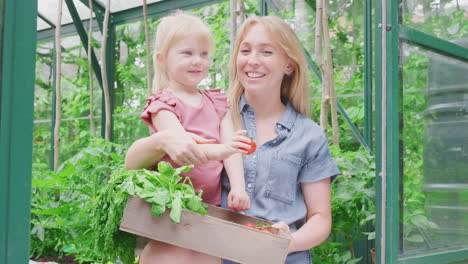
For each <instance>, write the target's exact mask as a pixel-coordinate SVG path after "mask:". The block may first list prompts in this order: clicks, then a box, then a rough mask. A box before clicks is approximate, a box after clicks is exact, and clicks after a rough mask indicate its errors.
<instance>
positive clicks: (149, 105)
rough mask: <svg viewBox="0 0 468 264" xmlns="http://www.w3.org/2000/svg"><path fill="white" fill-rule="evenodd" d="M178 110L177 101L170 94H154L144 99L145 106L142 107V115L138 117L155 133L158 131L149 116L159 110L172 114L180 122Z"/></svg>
mask: <svg viewBox="0 0 468 264" xmlns="http://www.w3.org/2000/svg"><path fill="white" fill-rule="evenodd" d="M178 108H179V105H178V104H177V100H176V99H175V98H174V95H172V94H171V93H168V92H162V93H155V94H153V95H151V96H150V97H148V98H146V105H145V106H144V107H143V113H142V114H141V116H140V117H141V119H142V120H143V121H144V122H145V124H146V125H147V126H149V127H150V128H151V130H152V131H153V132H157V131H158V130H157V129H156V127H155V126H154V124H153V120H152V118H151V116H152V115H153V114H155V113H157V112H159V111H161V110H168V111H171V112H173V113H174V114H175V115H176V116H177V118H178V119H179V120H181V114H180V110H179V109H178Z"/></svg>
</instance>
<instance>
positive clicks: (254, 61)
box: [236, 24, 292, 95]
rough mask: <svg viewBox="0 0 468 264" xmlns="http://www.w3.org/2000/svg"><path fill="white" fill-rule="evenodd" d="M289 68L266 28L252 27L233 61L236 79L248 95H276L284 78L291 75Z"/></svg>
mask: <svg viewBox="0 0 468 264" xmlns="http://www.w3.org/2000/svg"><path fill="white" fill-rule="evenodd" d="M291 65H292V64H291V63H290V59H289V58H288V56H286V53H285V52H284V50H283V49H282V48H281V47H280V46H279V45H278V43H277V42H276V41H275V40H274V39H273V38H272V37H271V36H270V34H269V33H268V31H267V29H266V28H265V26H263V25H262V24H255V25H253V26H252V27H251V28H250V29H248V31H247V33H246V34H245V35H244V38H243V39H242V42H241V43H240V48H239V53H238V54H237V60H236V67H237V74H238V78H239V81H240V83H241V84H242V86H243V87H244V89H245V91H246V92H247V93H257V94H258V93H260V94H263V95H267V94H271V93H273V92H274V93H276V92H277V93H278V95H279V93H280V90H281V82H282V80H283V77H284V74H289V73H291V72H292V66H291Z"/></svg>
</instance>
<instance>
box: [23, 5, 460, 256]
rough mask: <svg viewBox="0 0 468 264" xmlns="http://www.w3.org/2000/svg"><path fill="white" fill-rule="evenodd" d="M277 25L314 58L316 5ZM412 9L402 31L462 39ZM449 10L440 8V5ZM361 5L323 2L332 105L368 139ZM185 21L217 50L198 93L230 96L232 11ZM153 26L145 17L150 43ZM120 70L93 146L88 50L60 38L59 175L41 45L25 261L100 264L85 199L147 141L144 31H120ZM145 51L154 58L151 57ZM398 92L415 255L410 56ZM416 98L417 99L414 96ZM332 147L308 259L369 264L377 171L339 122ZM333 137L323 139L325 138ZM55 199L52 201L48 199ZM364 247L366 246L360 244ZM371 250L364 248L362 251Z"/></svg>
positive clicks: (426, 10)
mask: <svg viewBox="0 0 468 264" xmlns="http://www.w3.org/2000/svg"><path fill="white" fill-rule="evenodd" d="M273 2H274V4H275V5H276V6H277V8H278V10H280V15H281V17H283V18H284V19H285V20H286V21H287V22H288V23H290V24H291V26H292V27H293V28H294V29H295V31H296V32H297V34H298V36H299V38H300V39H301V41H302V43H303V45H304V48H305V50H307V51H308V52H309V54H311V55H312V58H313V59H314V54H313V53H314V52H313V51H314V38H315V34H314V32H315V1H311V0H309V1H307V0H275V1H273ZM416 2H418V1H403V2H402V9H403V11H404V12H403V21H404V23H405V24H407V25H408V26H410V27H413V28H416V29H418V30H421V31H423V32H426V33H428V34H432V35H435V36H438V37H441V38H444V39H449V40H452V39H457V38H462V37H467V36H468V33H467V28H468V22H467V21H468V20H467V19H466V18H467V14H466V13H467V12H466V10H463V9H461V10H460V9H458V10H454V9H453V8H448V7H449V6H448V5H447V3H448V2H451V1H440V2H441V3H442V4H441V5H439V6H438V7H435V6H433V5H432V3H433V2H436V1H431V0H424V1H422V0H421V1H419V2H421V3H422V6H423V15H422V18H423V19H422V20H421V19H420V18H421V15H419V10H418V9H417V7H418V6H420V5H417V4H415V3H416ZM444 3H445V5H444ZM363 4H364V1H355V0H332V1H329V10H330V14H329V16H330V19H329V24H330V29H331V32H330V33H331V41H332V43H331V49H332V53H333V65H334V72H333V74H334V78H335V82H336V89H337V95H338V100H339V102H340V103H341V104H342V105H343V107H344V109H345V110H346V112H347V114H348V116H349V117H350V119H351V121H352V122H353V123H354V124H355V125H356V126H357V128H358V129H359V131H360V132H361V134H363V133H364V131H363V130H364V99H363V96H364V69H363V65H364V44H365V42H364V24H363V22H364V6H363ZM190 12H192V13H194V14H196V15H199V16H201V17H203V18H204V19H205V20H206V21H207V22H208V24H209V25H210V27H211V29H212V32H213V35H214V37H215V41H216V51H215V54H214V55H213V62H212V67H211V68H210V71H209V76H208V78H207V79H206V80H205V81H204V82H203V83H202V85H201V88H202V89H209V88H215V87H219V88H222V89H227V85H228V67H227V65H228V61H229V45H230V40H229V32H230V18H229V2H225V3H221V4H215V5H211V6H207V7H204V8H201V9H195V10H191V11H190ZM245 13H246V15H248V16H249V15H253V14H258V13H259V10H258V3H257V1H253V0H246V1H245ZM157 21H158V18H152V19H150V40H151V43H152V42H153V39H154V29H155V26H156V25H157ZM116 33H117V38H116V42H115V47H116V62H117V65H116V72H115V85H114V87H113V89H114V92H115V110H114V131H113V133H114V143H109V142H104V141H102V140H99V139H97V138H99V137H100V132H99V131H100V129H101V120H100V116H101V112H102V108H103V106H102V101H103V100H102V95H101V89H100V87H99V86H98V85H97V81H96V79H95V78H94V79H93V83H94V88H93V90H94V95H95V97H94V100H93V101H92V102H90V100H89V90H88V85H89V81H90V80H89V77H88V70H87V59H86V52H85V50H84V48H83V47H82V46H81V43H80V41H79V38H78V36H69V37H66V38H64V39H63V40H62V53H63V54H62V56H63V57H62V63H63V66H62V67H63V70H62V71H63V73H62V76H61V78H62V97H63V98H62V105H63V106H65V107H64V108H63V109H61V111H62V117H63V120H62V122H61V127H60V134H61V158H60V161H61V169H60V170H59V171H58V172H57V173H53V172H51V171H50V169H49V167H50V159H51V142H52V138H51V135H52V133H51V129H52V128H51V121H50V120H51V119H52V107H53V105H52V102H53V100H52V98H53V88H52V87H53V79H54V76H53V72H52V69H53V67H52V65H53V52H54V47H53V42H52V41H44V42H40V43H38V45H37V55H36V58H37V61H36V63H37V64H36V91H35V123H34V138H33V144H34V148H33V162H34V163H33V197H32V212H31V247H30V252H31V255H33V256H42V255H45V256H47V255H63V254H73V255H75V257H76V258H77V259H78V260H80V261H89V262H96V263H98V262H99V260H100V256H99V252H96V250H95V249H94V248H93V247H92V240H93V239H94V235H93V233H90V231H89V229H88V226H89V224H90V223H91V222H92V221H93V219H90V217H89V211H90V210H91V209H92V208H90V206H91V205H90V204H92V203H89V202H90V201H93V199H95V198H96V196H97V195H98V194H99V192H100V190H101V189H102V188H103V186H105V184H106V182H107V180H108V179H107V178H108V177H109V175H110V174H112V172H115V171H116V170H118V169H119V168H121V167H122V164H123V157H124V155H125V150H126V149H127V148H128V146H129V145H130V144H131V143H132V142H133V141H134V140H136V139H138V138H141V137H144V136H146V135H148V133H149V131H148V128H147V127H146V126H145V125H144V124H143V122H142V121H141V120H140V119H139V114H140V112H141V110H142V106H143V105H144V104H145V98H146V97H147V96H148V92H147V86H148V85H147V83H146V78H145V77H146V68H147V65H145V63H146V54H147V52H148V51H147V50H145V43H144V41H145V36H144V28H143V24H142V22H141V21H140V22H135V23H131V24H127V25H122V26H119V27H117V29H116ZM93 38H94V40H93V47H94V50H95V52H96V53H97V54H96V55H97V57H100V56H99V53H100V48H101V47H100V43H101V38H102V36H101V33H100V32H94V33H93ZM149 52H151V51H149ZM402 67H404V72H405V74H406V75H405V76H404V80H405V87H404V89H405V91H407V92H409V93H408V95H407V96H406V97H405V101H404V104H403V111H402V112H403V113H404V120H405V122H406V123H405V130H404V131H403V134H402V140H403V141H404V142H405V145H404V146H405V148H404V151H405V155H404V161H403V164H405V167H404V173H403V175H404V178H403V189H404V190H405V192H404V199H403V204H404V211H403V218H404V219H403V221H404V223H405V228H404V232H405V233H404V238H405V241H408V243H410V245H412V246H416V247H418V245H421V244H423V243H424V238H423V237H422V236H421V231H420V230H421V228H422V229H424V230H430V229H431V228H434V225H433V223H431V222H430V221H429V220H428V219H427V214H426V213H425V210H424V203H425V195H424V193H423V191H422V187H423V184H424V177H423V164H422V161H421V157H422V155H423V149H422V148H421V146H422V145H423V137H424V136H423V135H424V124H425V120H424V118H421V115H420V113H421V112H424V110H425V109H426V107H427V97H426V95H425V94H424V92H418V91H421V89H424V87H426V85H427V76H426V74H425V73H426V72H427V68H428V60H427V58H426V57H425V55H423V56H421V55H418V54H413V53H409V54H407V56H406V57H405V63H404V65H403V66H402ZM309 79H310V84H311V85H310V89H311V91H312V98H310V100H311V102H312V113H313V114H312V116H311V118H312V119H313V120H316V121H317V120H318V118H317V117H318V116H319V109H320V98H321V91H320V89H321V85H320V82H319V80H318V78H317V76H316V75H315V74H313V73H312V71H311V73H310V76H309ZM412 91H413V93H411V92H412ZM90 104H92V105H93V106H94V109H95V113H94V115H95V117H96V126H97V131H98V132H97V134H96V135H93V134H91V132H90V123H89V122H90V121H89V109H90ZM339 122H340V136H341V144H340V147H339V148H338V147H335V148H333V157H334V158H335V161H336V162H337V164H338V165H339V167H340V169H341V170H342V172H343V175H342V176H340V177H339V178H338V179H336V181H335V183H336V184H333V190H332V191H333V196H332V197H333V200H332V208H333V217H334V223H333V230H332V234H331V236H330V238H329V240H328V241H327V242H326V243H324V244H322V245H320V246H319V247H317V248H315V249H313V253H314V263H356V262H367V263H369V262H370V260H369V256H368V252H366V251H363V250H361V249H360V248H362V245H363V244H367V245H372V240H373V238H374V233H373V230H374V218H375V208H374V204H373V199H374V196H375V193H374V188H373V187H374V184H375V165H374V158H373V157H372V156H371V154H369V153H367V152H366V151H364V150H363V149H362V148H361V146H360V145H359V143H358V141H357V140H356V138H355V136H354V135H353V133H352V131H351V130H350V129H349V126H348V125H347V124H346V122H345V121H344V119H343V117H342V116H341V115H339ZM329 131H331V129H329ZM57 190H59V191H60V193H61V194H62V195H61V197H60V199H59V200H56V199H55V193H56V191H57ZM368 239H369V240H370V243H369V242H368V241H367V240H368ZM364 248H366V249H367V247H364Z"/></svg>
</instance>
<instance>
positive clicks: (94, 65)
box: [65, 0, 102, 88]
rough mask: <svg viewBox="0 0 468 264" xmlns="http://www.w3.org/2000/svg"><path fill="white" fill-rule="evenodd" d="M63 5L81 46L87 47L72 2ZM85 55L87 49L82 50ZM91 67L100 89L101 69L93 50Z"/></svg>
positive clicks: (85, 35)
mask: <svg viewBox="0 0 468 264" xmlns="http://www.w3.org/2000/svg"><path fill="white" fill-rule="evenodd" d="M65 3H66V4H67V7H68V11H69V12H70V15H71V17H72V19H73V23H74V24H75V27H76V31H77V32H78V35H79V36H80V40H81V44H82V45H83V47H87V46H88V34H87V33H86V30H85V28H84V26H83V23H82V22H81V19H80V16H79V14H78V11H77V10H76V7H75V4H74V3H73V0H65ZM84 50H85V51H86V53H88V49H87V48H84ZM91 66H92V68H93V71H94V74H95V75H96V79H97V81H98V83H99V86H101V88H102V77H101V68H100V67H99V62H98V60H97V57H96V54H95V53H94V49H91Z"/></svg>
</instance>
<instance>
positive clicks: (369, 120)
mask: <svg viewBox="0 0 468 264" xmlns="http://www.w3.org/2000/svg"><path fill="white" fill-rule="evenodd" d="M363 17H364V39H365V41H364V140H365V141H366V143H367V145H368V147H369V149H370V150H371V152H374V151H373V148H374V146H373V131H374V123H373V116H374V115H373V113H374V111H373V110H374V104H373V100H374V93H373V80H372V76H373V74H372V73H373V72H372V68H373V65H372V59H373V58H372V44H373V43H372V0H365V3H364V15H363Z"/></svg>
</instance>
